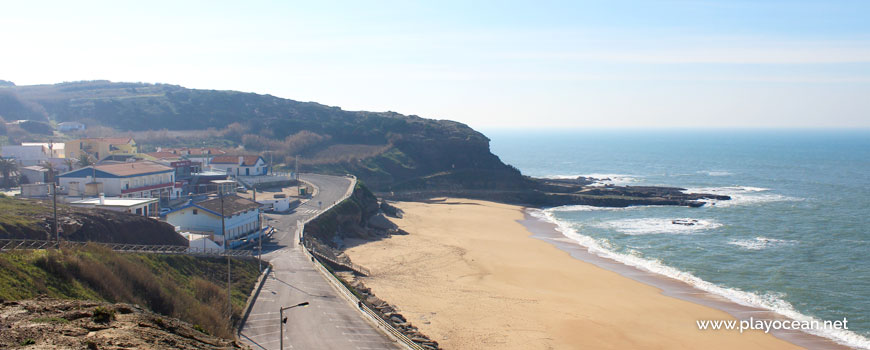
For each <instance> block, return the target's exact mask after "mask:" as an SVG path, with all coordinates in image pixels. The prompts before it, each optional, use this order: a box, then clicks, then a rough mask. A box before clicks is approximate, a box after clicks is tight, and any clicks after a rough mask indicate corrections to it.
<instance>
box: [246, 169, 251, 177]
mask: <svg viewBox="0 0 870 350" xmlns="http://www.w3.org/2000/svg"><path fill="white" fill-rule="evenodd" d="M249 175H251V168H245V176H249Z"/></svg>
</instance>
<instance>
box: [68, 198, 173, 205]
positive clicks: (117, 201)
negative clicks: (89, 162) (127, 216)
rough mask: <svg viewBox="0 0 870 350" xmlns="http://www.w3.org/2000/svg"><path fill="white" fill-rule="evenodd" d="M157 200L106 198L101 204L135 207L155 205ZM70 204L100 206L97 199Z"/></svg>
mask: <svg viewBox="0 0 870 350" xmlns="http://www.w3.org/2000/svg"><path fill="white" fill-rule="evenodd" d="M156 202H157V198H106V199H105V200H104V201H103V203H104V204H102V206H104V207H135V206H139V205H143V204H149V203H156ZM70 204H86V205H95V206H100V199H99V198H88V199H82V200H78V201H75V202H71V203H70Z"/></svg>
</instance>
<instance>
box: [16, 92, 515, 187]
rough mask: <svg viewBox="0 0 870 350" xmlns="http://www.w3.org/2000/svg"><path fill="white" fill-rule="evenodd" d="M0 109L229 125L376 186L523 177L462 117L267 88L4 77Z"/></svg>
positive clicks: (260, 142) (117, 124)
mask: <svg viewBox="0 0 870 350" xmlns="http://www.w3.org/2000/svg"><path fill="white" fill-rule="evenodd" d="M0 116H3V117H4V118H5V119H7V120H11V119H33V120H41V121H44V120H53V121H55V122H65V121H83V122H86V123H89V124H91V125H89V127H91V126H93V124H94V123H97V124H99V125H102V126H107V127H111V128H114V129H117V130H119V131H145V130H161V129H168V130H169V131H178V130H206V129H209V128H213V129H218V130H220V129H225V128H226V130H228V131H227V132H224V133H223V134H221V135H223V136H224V137H225V138H227V139H229V140H230V142H229V144H233V143H235V144H243V145H245V146H246V148H247V149H249V150H252V151H259V150H262V149H271V147H286V148H287V151H286V152H285V154H283V155H284V156H289V155H291V154H292V153H300V154H302V164H303V166H304V167H303V170H308V171H321V172H329V173H353V174H355V175H357V176H358V177H359V178H360V179H361V180H363V181H364V182H366V183H367V184H369V186H371V187H372V188H373V189H374V190H376V191H392V190H400V189H401V190H404V189H418V188H421V186H425V188H426V189H432V186H437V187H445V188H449V189H462V188H475V189H480V188H493V189H506V188H512V189H513V188H520V187H523V186H524V185H525V181H526V180H525V179H524V178H523V177H522V175H521V174H520V172H519V171H517V170H516V169H514V168H513V167H510V166H508V165H506V164H504V163H502V162H501V160H500V159H499V158H498V157H497V156H495V155H494V154H492V153H491V152H490V150H489V139H488V138H487V137H486V136H484V135H483V134H481V133H479V132H477V131H475V130H473V129H471V128H470V127H468V126H467V125H465V124H462V123H458V122H454V121H449V120H433V119H425V118H420V117H418V116H413V115H411V116H406V115H402V114H398V113H395V112H364V111H345V110H342V109H341V108H339V107H331V106H325V105H322V104H319V103H314V102H299V101H294V100H289V99H283V98H278V97H275V96H271V95H259V94H253V93H242V92H237V91H216V90H196V89H187V88H183V87H181V86H177V85H168V84H143V83H113V82H109V81H88V82H73V83H61V84H54V85H33V86H14V85H11V84H7V86H2V87H0ZM303 131H305V132H310V134H307V133H300V132H303ZM275 145H277V146H275ZM291 152H292V153H291ZM284 160H287V159H286V158H285V159H284ZM433 177H434V178H433ZM432 179H436V180H437V181H432Z"/></svg>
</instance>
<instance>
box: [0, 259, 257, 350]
mask: <svg viewBox="0 0 870 350" xmlns="http://www.w3.org/2000/svg"><path fill="white" fill-rule="evenodd" d="M226 270H227V266H226V259H224V258H194V257H190V256H181V255H159V254H119V253H115V252H112V251H110V250H108V249H106V248H103V247H100V246H86V247H84V248H80V249H64V250H61V251H55V250H38V251H13V252H5V253H0V299H2V300H19V299H29V298H33V297H36V296H37V295H47V296H49V297H54V298H66V299H86V300H103V301H109V302H126V303H132V304H138V305H141V306H143V307H145V308H148V309H150V310H152V311H154V312H157V313H159V314H163V315H166V316H171V317H177V318H180V319H182V320H185V321H187V322H190V323H192V324H196V325H199V327H200V328H201V329H202V331H203V332H207V333H209V334H214V335H217V336H221V337H225V338H229V337H231V336H232V327H230V325H229V324H228V322H227V313H226V311H227V299H226ZM258 275H259V271H258V266H257V262H256V261H255V260H250V259H233V261H232V282H233V289H232V306H233V322H234V324H235V322H237V321H238V320H239V318H240V317H241V313H242V311H243V308H244V306H245V302H246V301H247V298H248V295H250V292H251V291H252V289H253V287H254V283H255V282H256V280H257V277H258ZM111 317H112V316H111V315H97V314H96V313H95V315H94V319H95V321H96V320H98V319H99V320H108V319H111ZM46 322H52V321H51V320H46Z"/></svg>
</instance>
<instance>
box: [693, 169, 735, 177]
mask: <svg viewBox="0 0 870 350" xmlns="http://www.w3.org/2000/svg"><path fill="white" fill-rule="evenodd" d="M698 174H707V176H731V175H734V174H732V173H730V172H727V171H722V170H701V171H698Z"/></svg>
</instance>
